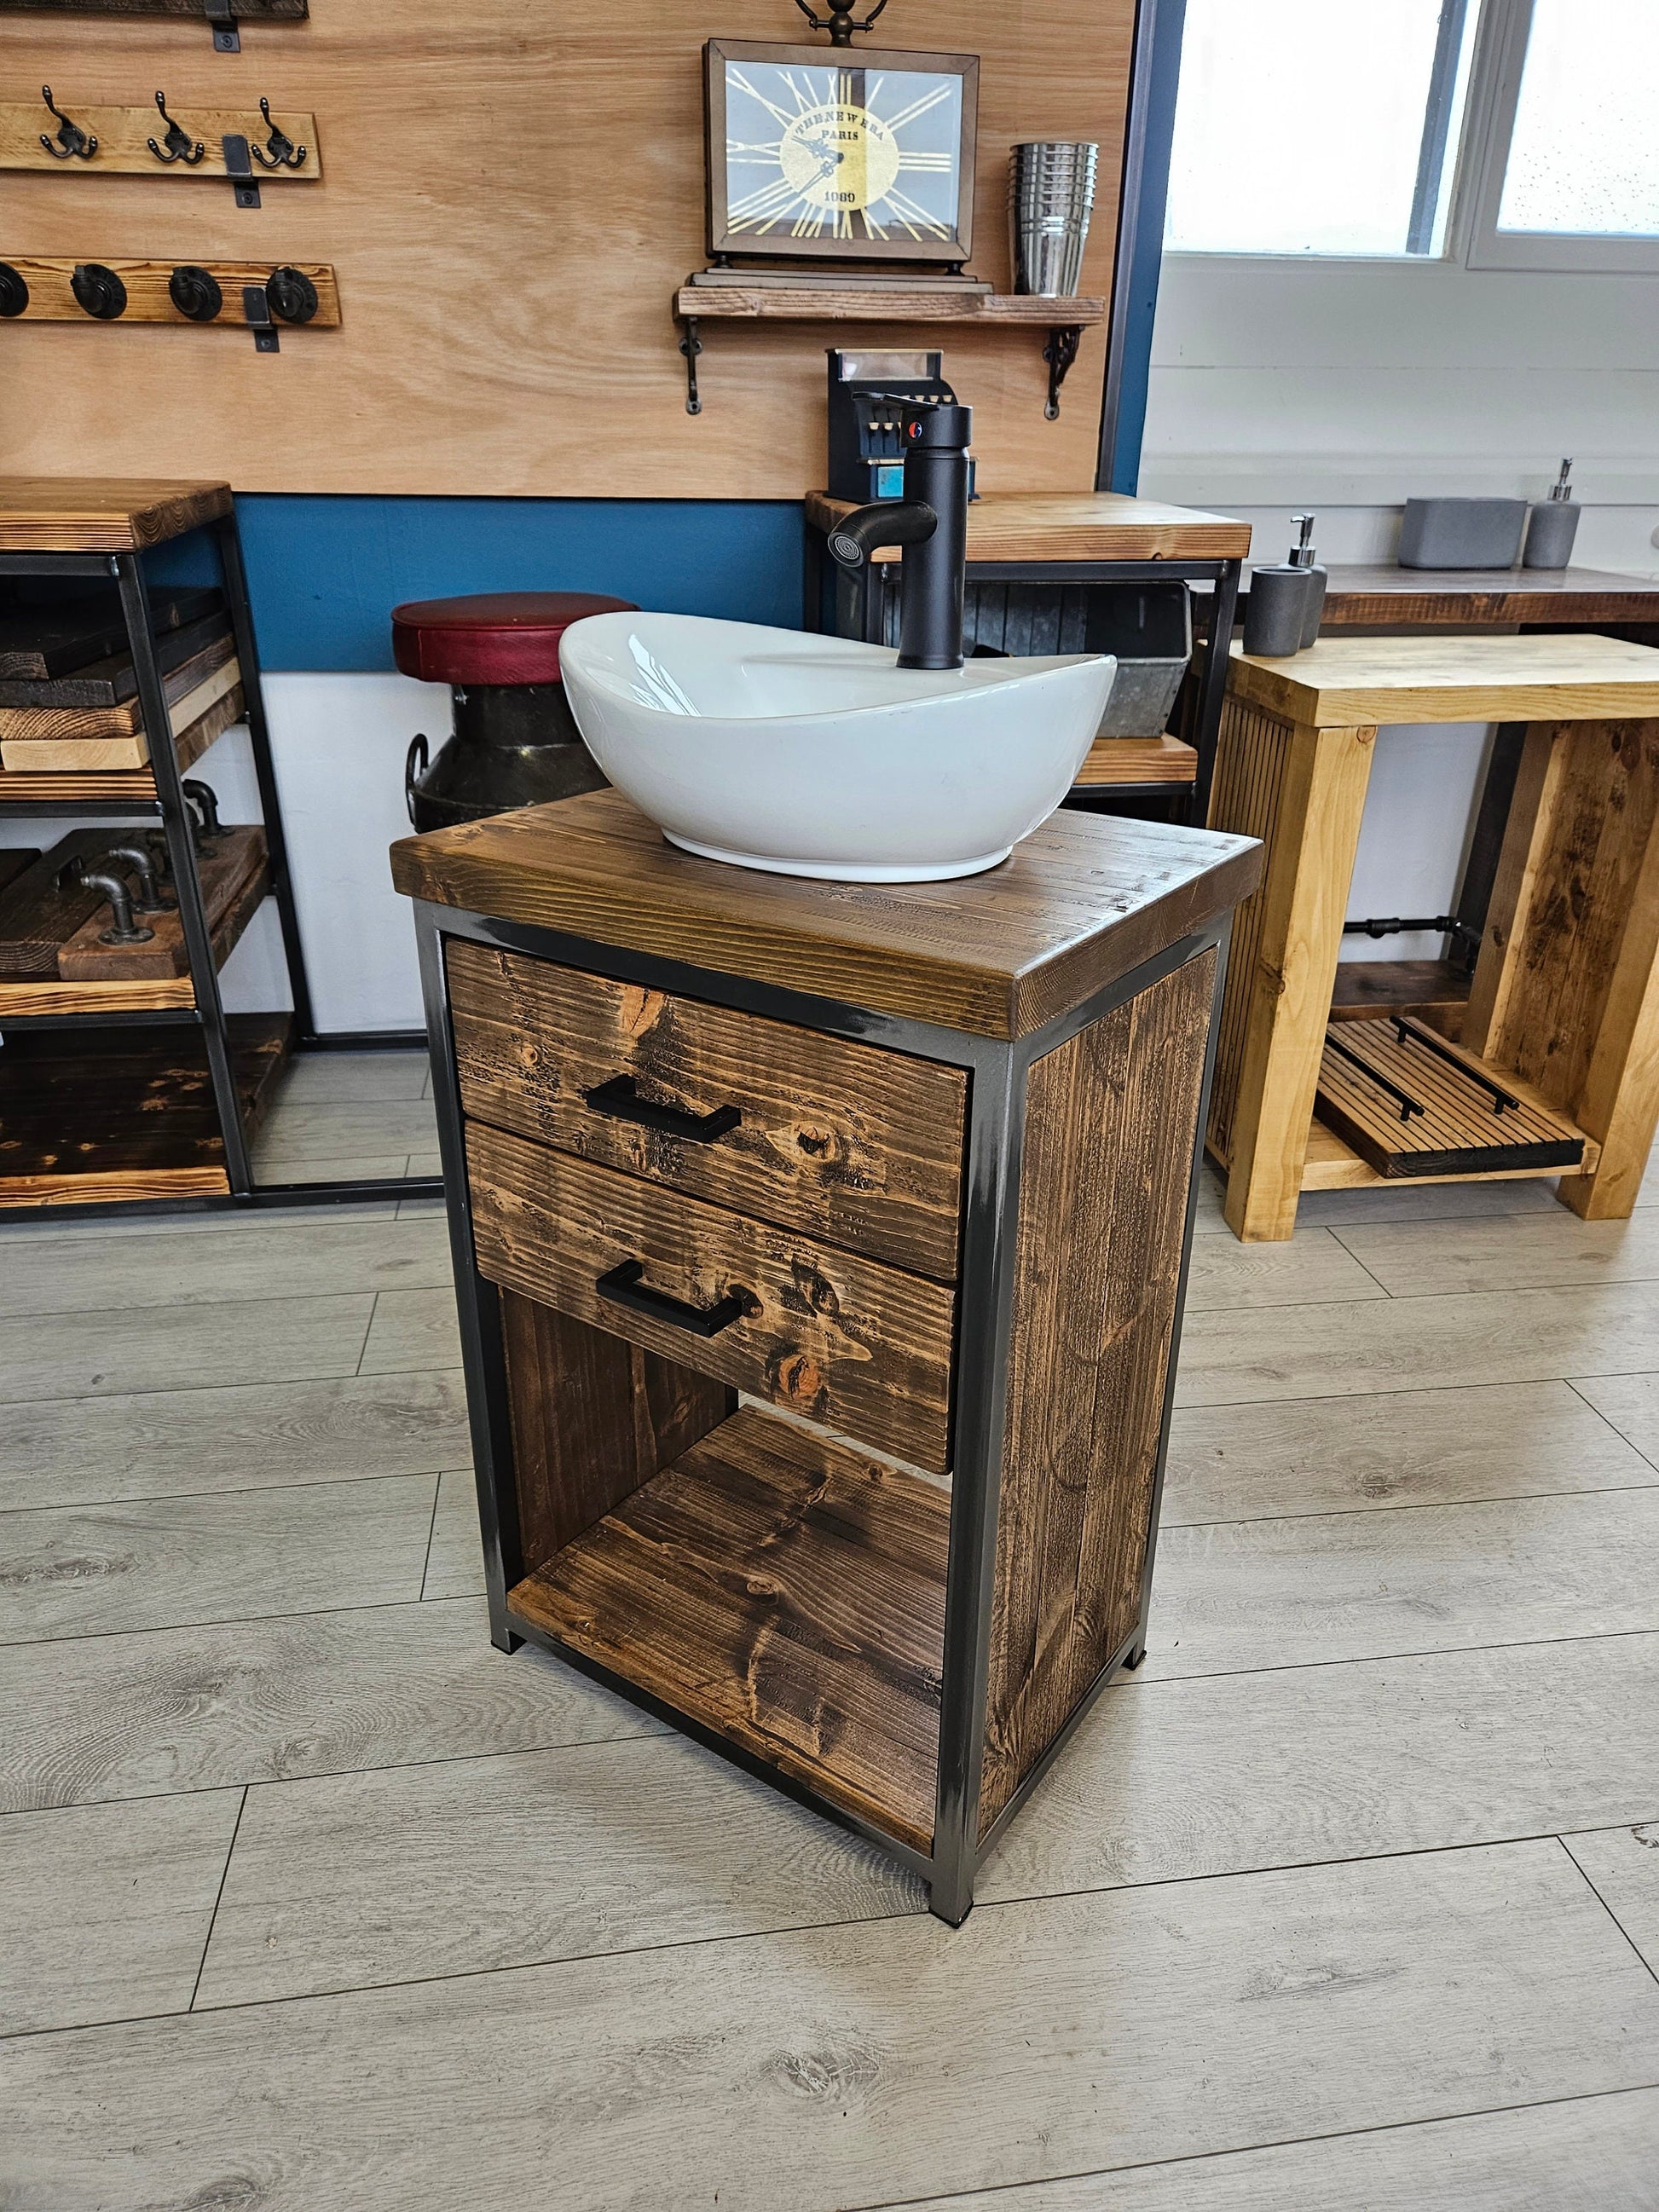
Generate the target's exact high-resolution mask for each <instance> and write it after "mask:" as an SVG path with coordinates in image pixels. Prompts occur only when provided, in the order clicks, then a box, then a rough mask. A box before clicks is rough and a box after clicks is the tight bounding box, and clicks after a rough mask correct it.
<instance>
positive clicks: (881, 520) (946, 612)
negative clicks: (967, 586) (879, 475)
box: [829, 399, 974, 668]
mask: <svg viewBox="0 0 1659 2212" xmlns="http://www.w3.org/2000/svg"><path fill="white" fill-rule="evenodd" d="M893 404H894V405H895V406H896V407H897V408H898V409H899V410H901V421H902V433H901V435H902V437H903V440H904V496H903V498H902V499H900V500H878V501H876V503H875V504H874V506H872V507H855V508H854V510H853V512H852V513H851V514H849V515H848V517H847V518H846V520H844V521H842V522H838V523H837V524H836V526H835V528H834V529H833V530H832V531H831V532H829V554H830V558H831V559H832V560H834V561H836V562H838V563H839V564H840V566H841V567H842V568H849V569H859V568H865V567H866V566H867V565H868V562H869V560H870V556H871V555H872V553H874V552H876V551H877V550H878V548H880V547H881V546H883V545H902V546H904V547H905V548H907V550H906V553H905V556H904V562H903V566H902V568H900V570H899V651H898V665H899V666H900V667H901V668H960V667H961V665H962V584H963V568H964V567H965V565H966V562H967V558H968V443H969V439H970V438H971V437H972V435H973V427H974V410H973V409H972V408H971V407H959V406H957V405H956V404H954V403H951V402H948V401H947V402H941V403H939V404H937V405H925V404H918V403H917V402H916V401H915V400H905V399H895V401H894V403H893Z"/></svg>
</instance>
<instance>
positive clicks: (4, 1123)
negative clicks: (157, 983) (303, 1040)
mask: <svg viewBox="0 0 1659 2212" xmlns="http://www.w3.org/2000/svg"><path fill="white" fill-rule="evenodd" d="M228 1026H229V1031H230V1040H231V1045H232V1048H233V1050H234V1054H235V1066H236V1073H237V1080H238V1082H239V1084H240V1087H241V1093H242V1102H243V1112H244V1115H245V1127H246V1131H247V1133H248V1134H249V1135H250V1136H252V1133H253V1131H254V1129H255V1128H257V1127H258V1121H259V1116H260V1114H261V1112H262V1110H263V1108H264V1103H265V1101H266V1100H267V1098H268V1097H269V1095H270V1081H271V1078H272V1077H273V1076H274V1075H275V1074H276V1070H277V1069H278V1068H279V1067H280V1066H282V1064H283V1060H284V1058H285V1057H286V1056H287V1053H288V1048H289V1040H290V1037H291V1035H292V1031H293V1017H292V1016H291V1015H289V1014H233V1015H231V1017H230V1018H229V1024H228ZM229 1188H230V1183H229V1180H228V1177H227V1176H226V1174H225V1148H224V1143H223V1140H222V1138H221V1136H220V1134H219V1122H218V1117H217V1115H216V1113H215V1111H214V1105H213V1086H212V1085H211V1083H210V1080H209V1078H208V1068H207V1053H206V1048H205V1047H204V1042H203V1039H202V1035H201V1032H200V1030H197V1029H193V1028H186V1027H181V1026H172V1027H167V1028H157V1029H143V1028H141V1029H124V1030H106V1031H105V1032H104V1034H103V1035H102V1036H99V1037H94V1039H92V1040H91V1041H88V1037H87V1036H85V1035H77V1036H65V1035H64V1033H63V1032H61V1031H58V1030H45V1031H35V1032H28V1031H23V1032H19V1033H16V1034H14V1035H12V1036H8V1037H7V1038H6V1040H5V1043H4V1046H3V1048H0V1206H64V1205H83V1206H93V1205H106V1204H109V1203H112V1202H113V1201H116V1200H131V1199H140V1198H179V1197H192V1196H216V1195H222V1194H224V1193H225V1192H227V1191H228V1189H229Z"/></svg>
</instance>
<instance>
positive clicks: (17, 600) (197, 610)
mask: <svg viewBox="0 0 1659 2212" xmlns="http://www.w3.org/2000/svg"><path fill="white" fill-rule="evenodd" d="M6 489H7V483H6V480H5V478H3V477H0V498H3V496H4V494H5V491H6ZM223 610H224V593H223V592H220V591H217V590H215V589H212V588H210V587H207V586H194V587H191V588H188V589H186V588H183V587H179V588H175V589H173V590H166V589H163V590H158V591H154V592H150V594H149V619H150V627H151V629H153V630H154V631H155V634H156V637H157V640H158V642H159V644H160V646H161V650H163V651H165V650H166V649H167V640H168V638H169V636H170V635H171V634H173V633H175V632H177V631H179V629H184V628H185V627H187V626H188V627H193V626H194V625H195V624H196V623H199V622H201V621H203V620H204V619H205V618H206V617H210V616H212V615H214V614H218V615H220V616H221V617H222V614H223ZM126 642H127V625H126V621H125V617H124V616H123V614H122V612H121V601H120V598H119V595H118V593H117V592H115V591H114V590H113V589H112V587H111V586H109V585H107V584H99V585H96V586H93V587H92V588H91V589H90V590H88V589H87V588H86V587H85V586H80V585H74V586H64V585H61V584H60V585H58V586H56V587H55V588H53V589H52V590H51V591H50V592H48V591H47V590H46V586H43V585H42V584H41V583H40V581H39V580H34V579H30V578H22V579H20V580H19V581H18V582H17V584H16V585H15V586H14V589H13V591H12V592H11V594H10V595H9V597H8V598H5V599H0V677H3V678H7V679H9V680H15V681H17V682H19V683H25V684H31V685H33V684H44V683H48V682H55V681H58V680H61V679H68V678H70V677H71V676H72V674H73V673H74V672H75V671H87V670H88V668H89V667H90V666H91V665H93V664H97V663H101V662H102V661H103V660H104V659H106V658H108V657H110V656H113V657H114V658H115V659H116V660H117V661H124V660H125V647H126ZM127 665H129V666H130V665H131V663H130V662H128V663H127ZM4 703H5V704H7V705H8V706H10V705H18V706H30V705H33V704H35V703H36V702H34V701H33V700H32V699H23V700H16V701H13V700H11V699H9V698H7V699H6V700H5V702H4ZM60 703H61V704H64V705H76V704H78V703H79V702H77V701H75V700H64V701H63V702H60ZM93 703H95V704H98V705H102V704H104V703H105V702H103V701H101V700H100V701H97V702H93Z"/></svg>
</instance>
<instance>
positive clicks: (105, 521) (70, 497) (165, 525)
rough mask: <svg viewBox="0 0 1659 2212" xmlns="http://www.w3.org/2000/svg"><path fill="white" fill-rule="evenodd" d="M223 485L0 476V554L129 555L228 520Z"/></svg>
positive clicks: (227, 491) (227, 490) (225, 486)
mask: <svg viewBox="0 0 1659 2212" xmlns="http://www.w3.org/2000/svg"><path fill="white" fill-rule="evenodd" d="M230 507H231V495H230V486H229V485H228V483H176V482H172V481H157V480H155V479H153V478H148V477H140V478H132V477H0V553H133V552H138V551H141V550H143V548H144V547H145V546H146V545H160V544H161V543H162V542H163V541H164V540H165V539H167V538H181V537H183V535H184V533H185V531H187V530H194V529H196V528H197V526H199V525H200V524H202V523H204V522H212V521H214V520H216V518H217V517H218V516H219V515H222V514H228V513H230Z"/></svg>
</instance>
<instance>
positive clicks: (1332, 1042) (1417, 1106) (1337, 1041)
mask: <svg viewBox="0 0 1659 2212" xmlns="http://www.w3.org/2000/svg"><path fill="white" fill-rule="evenodd" d="M1325 1042H1326V1043H1327V1044H1328V1046H1329V1047H1330V1049H1331V1050H1332V1051H1333V1052H1334V1053H1335V1054H1338V1056H1339V1057H1340V1058H1341V1059H1343V1060H1347V1061H1349V1062H1350V1063H1351V1064H1352V1066H1355V1067H1357V1068H1358V1070H1359V1072H1360V1073H1361V1074H1362V1075H1368V1076H1369V1077H1370V1079H1371V1081H1372V1082H1373V1083H1374V1084H1376V1086H1377V1088H1378V1089H1379V1090H1381V1091H1387V1092H1388V1094H1389V1097H1390V1098H1394V1099H1397V1100H1398V1101H1399V1104H1400V1118H1401V1121H1410V1120H1411V1117H1412V1115H1413V1114H1421V1113H1422V1112H1424V1111H1425V1108H1424V1105H1423V1102H1422V1100H1421V1099H1420V1098H1413V1097H1412V1094H1411V1092H1410V1091H1402V1090H1401V1088H1400V1085H1398V1084H1397V1083H1390V1082H1389V1079H1388V1077H1387V1076H1386V1075H1384V1074H1383V1073H1382V1072H1381V1070H1380V1069H1378V1068H1375V1067H1373V1066H1371V1064H1370V1060H1361V1058H1360V1057H1359V1054H1358V1053H1357V1052H1354V1051H1352V1050H1351V1049H1350V1048H1349V1047H1348V1046H1347V1045H1346V1044H1344V1043H1343V1042H1342V1040H1341V1038H1340V1037H1339V1036H1337V1034H1336V1031H1335V1030H1326V1032H1325Z"/></svg>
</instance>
